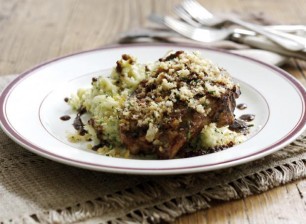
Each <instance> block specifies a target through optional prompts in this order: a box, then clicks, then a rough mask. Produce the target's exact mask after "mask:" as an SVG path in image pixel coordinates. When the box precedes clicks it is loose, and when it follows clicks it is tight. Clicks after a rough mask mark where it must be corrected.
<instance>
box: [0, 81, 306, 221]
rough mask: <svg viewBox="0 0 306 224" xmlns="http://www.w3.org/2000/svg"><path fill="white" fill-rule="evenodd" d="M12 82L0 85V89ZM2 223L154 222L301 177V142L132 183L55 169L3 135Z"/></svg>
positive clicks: (305, 171) (305, 160) (304, 147)
mask: <svg viewBox="0 0 306 224" xmlns="http://www.w3.org/2000/svg"><path fill="white" fill-rule="evenodd" d="M13 78H14V76H4V77H1V78H0V88H1V89H2V88H3V86H4V85H5V84H7V83H8V82H9V81H10V80H12V79H13ZM0 142H1V145H0V223H1V224H6V223H75V222H81V223H155V222H160V221H161V220H164V221H171V220H174V219H175V218H177V217H179V216H181V215H182V214H185V213H190V212H194V211H197V210H199V209H206V208H209V207H210V206H212V205H213V204H214V201H216V200H217V201H218V202H220V201H228V200H234V199H239V198H243V197H246V196H249V195H252V194H258V193H261V192H263V191H267V190H268V189H271V188H273V187H276V186H279V185H281V184H285V183H287V182H290V181H292V180H296V179H299V178H303V177H305V175H306V166H305V165H306V136H305V134H304V135H303V136H301V137H300V138H299V139H298V140H296V141H295V142H293V143H292V144H291V145H289V146H287V147H285V148H284V149H282V150H281V151H278V152H276V153H274V154H272V155H270V156H267V157H265V158H263V159H260V160H257V161H254V162H251V163H248V164H244V165H240V166H237V167H233V168H229V169H224V170H220V171H215V172H206V173H197V174H189V175H178V176H158V177H156V176H132V175H131V176H130V175H118V174H109V173H102V172H94V171H88V170H83V169H78V168H74V167H69V166H66V165H63V164H59V163H56V162H53V161H50V160H47V159H44V158H42V157H39V156H37V155H35V154H33V153H30V152H28V151H27V150H25V149H23V148H22V147H20V146H19V145H17V144H15V143H14V142H13V141H12V140H10V139H9V138H8V137H7V136H6V135H5V134H4V133H3V132H2V131H1V130H0Z"/></svg>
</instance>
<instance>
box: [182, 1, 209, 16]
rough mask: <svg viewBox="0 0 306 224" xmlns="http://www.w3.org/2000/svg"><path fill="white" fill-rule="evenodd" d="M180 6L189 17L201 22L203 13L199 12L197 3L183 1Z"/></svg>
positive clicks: (199, 7)
mask: <svg viewBox="0 0 306 224" xmlns="http://www.w3.org/2000/svg"><path fill="white" fill-rule="evenodd" d="M197 5H199V6H197ZM182 6H183V7H184V9H185V10H186V11H187V12H188V13H189V15H191V16H192V17H193V18H194V19H196V20H202V18H203V15H204V16H205V12H203V11H202V10H201V5H200V4H199V3H197V2H196V3H195V2H194V1H192V0H185V1H183V2H182Z"/></svg>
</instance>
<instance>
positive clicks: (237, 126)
mask: <svg viewBox="0 0 306 224" xmlns="http://www.w3.org/2000/svg"><path fill="white" fill-rule="evenodd" d="M229 129H230V130H231V131H234V132H238V133H243V134H247V133H248V130H249V127H248V125H247V124H246V123H245V122H244V121H241V120H237V119H235V121H234V123H233V124H231V125H230V126H229Z"/></svg>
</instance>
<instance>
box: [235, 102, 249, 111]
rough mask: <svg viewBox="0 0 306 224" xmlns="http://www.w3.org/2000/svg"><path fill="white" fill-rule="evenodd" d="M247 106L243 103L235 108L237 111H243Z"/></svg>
mask: <svg viewBox="0 0 306 224" xmlns="http://www.w3.org/2000/svg"><path fill="white" fill-rule="evenodd" d="M247 107H248V106H247V105H246V104H245V103H240V104H238V105H237V108H238V109H239V110H244V109H246V108H247Z"/></svg>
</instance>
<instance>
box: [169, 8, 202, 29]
mask: <svg viewBox="0 0 306 224" xmlns="http://www.w3.org/2000/svg"><path fill="white" fill-rule="evenodd" d="M174 11H175V13H176V14H177V15H178V16H179V17H180V18H181V19H183V20H184V21H185V22H187V23H188V24H190V25H191V26H194V27H200V26H201V24H200V23H198V22H197V21H195V20H193V19H192V18H191V17H190V15H189V13H188V12H186V10H185V9H184V8H183V7H182V6H181V5H177V6H175V8H174Z"/></svg>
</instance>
